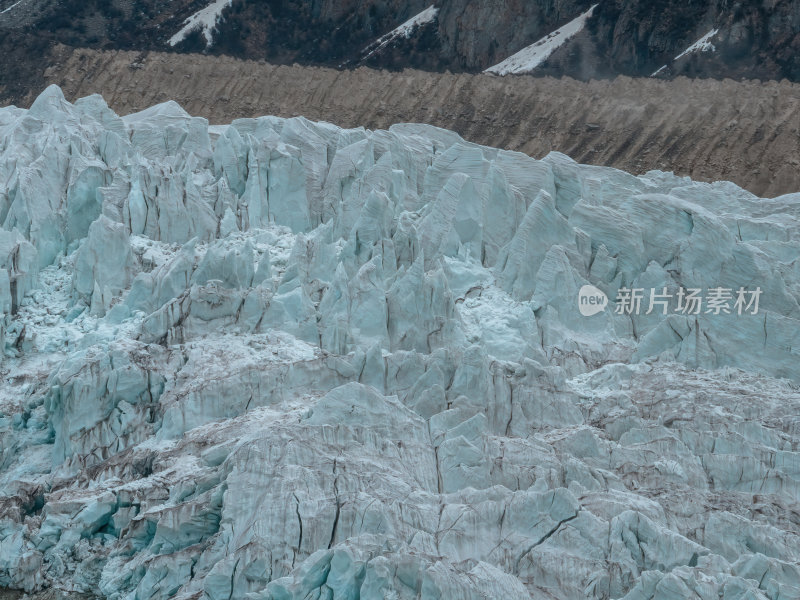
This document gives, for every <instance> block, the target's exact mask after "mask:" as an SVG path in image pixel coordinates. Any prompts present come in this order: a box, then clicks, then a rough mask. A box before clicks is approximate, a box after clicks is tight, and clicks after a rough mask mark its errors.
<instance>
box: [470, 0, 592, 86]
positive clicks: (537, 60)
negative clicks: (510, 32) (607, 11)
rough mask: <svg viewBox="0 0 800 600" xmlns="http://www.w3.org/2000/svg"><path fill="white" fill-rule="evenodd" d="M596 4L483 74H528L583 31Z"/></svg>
mask: <svg viewBox="0 0 800 600" xmlns="http://www.w3.org/2000/svg"><path fill="white" fill-rule="evenodd" d="M596 7H597V4H595V5H594V6H592V7H591V8H590V9H589V10H587V11H586V12H585V13H583V14H582V15H580V16H579V17H576V18H575V19H573V20H572V21H570V22H569V23H567V24H566V25H564V26H563V27H560V28H558V29H557V30H556V31H554V32H553V33H550V34H548V35H547V36H545V37H543V38H542V39H540V40H539V41H538V42H536V43H535V44H531V45H530V46H527V47H526V48H523V49H522V50H520V51H519V52H517V53H516V54H512V55H511V56H509V57H508V58H507V59H505V60H504V61H503V62H501V63H498V64H496V65H494V66H493V67H489V68H488V69H486V71H484V72H485V73H494V74H496V75H509V74H513V73H528V72H530V71H533V70H534V69H535V68H536V67H538V66H539V65H541V64H542V63H543V62H544V61H545V60H547V58H548V57H549V56H550V55H551V54H552V53H553V52H555V51H556V50H557V49H558V48H560V47H561V46H563V45H564V44H565V43H566V42H567V41H569V40H570V39H571V38H572V37H574V36H575V35H576V34H577V33H579V32H580V31H582V30H583V28H584V27H585V26H586V22H587V21H588V20H589V18H590V17H591V16H592V14H593V13H594V9H595V8H596Z"/></svg>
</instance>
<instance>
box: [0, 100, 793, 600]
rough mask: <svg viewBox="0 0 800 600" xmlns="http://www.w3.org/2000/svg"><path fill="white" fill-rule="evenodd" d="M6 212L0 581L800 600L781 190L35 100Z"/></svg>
mask: <svg viewBox="0 0 800 600" xmlns="http://www.w3.org/2000/svg"><path fill="white" fill-rule="evenodd" d="M0 220H2V223H3V226H2V231H0V266H2V269H0V305H2V308H3V311H4V316H3V321H2V325H3V331H2V335H3V339H4V354H5V357H4V362H3V365H2V369H3V378H2V383H1V384H0V494H1V495H0V587H6V588H13V589H21V590H25V591H27V592H31V593H33V592H40V591H44V590H46V589H48V588H55V589H57V590H62V591H66V592H75V593H85V594H91V595H97V596H103V597H107V598H113V599H130V600H133V599H139V598H153V599H160V598H168V597H169V598H183V599H188V598H209V599H212V600H217V599H228V598H248V599H251V600H257V599H258V600H262V599H263V600H267V599H273V600H277V599H280V600H286V599H293V600H301V599H306V598H335V599H354V598H361V599H362V600H377V599H413V598H419V599H425V600H429V599H430V600H432V599H441V600H458V599H470V600H472V599H475V600H477V599H480V598H493V599H522V598H575V599H578V598H587V597H589V598H626V599H627V600H634V599H649V598H659V599H674V598H689V597H695V596H696V597H700V598H725V599H727V600H738V599H741V600H744V599H765V598H768V599H770V600H778V599H779V598H780V599H782V598H796V597H798V594H800V585H799V584H798V582H800V567H798V561H799V560H800V506H799V505H798V498H800V417H798V414H800V389H798V382H800V361H798V354H800V327H799V326H800V307H799V306H798V300H799V299H800V259H798V256H799V255H800V252H799V250H800V242H798V239H800V236H799V235H798V234H800V195H798V194H794V195H789V196H784V197H781V198H776V199H772V200H768V199H759V198H756V197H755V196H753V195H751V194H749V193H747V192H745V191H743V190H741V189H740V188H738V187H736V186H734V185H733V184H728V183H717V184H700V183H695V182H692V181H691V180H689V179H686V178H679V177H676V176H673V175H672V174H667V173H662V172H650V173H648V174H646V175H643V176H640V177H634V176H632V175H628V174H626V173H624V172H621V171H616V170H613V169H608V168H599V167H587V166H581V165H578V164H576V163H575V162H573V161H572V160H570V159H569V158H567V157H566V156H564V155H560V154H551V155H549V156H547V157H546V158H545V159H543V160H541V161H537V160H534V159H532V158H529V157H528V156H525V155H522V154H517V153H512V152H507V151H500V150H496V149H492V148H487V147H482V146H477V145H473V144H469V143H466V142H464V141H463V140H462V139H461V138H459V137H458V136H457V135H455V134H453V133H451V132H448V131H445V130H440V129H436V128H433V127H430V126H425V125H400V126H394V127H392V128H391V129H390V130H388V131H368V130H364V129H351V130H345V129H339V128H337V127H335V126H333V125H329V124H325V123H313V122H310V121H307V120H305V119H302V118H294V119H279V118H274V117H263V118H259V119H247V120H239V121H235V122H233V123H232V124H231V125H230V126H227V127H209V126H208V123H207V121H205V120H204V119H200V118H193V117H191V116H189V115H188V114H186V113H185V112H184V111H183V110H182V109H181V108H180V107H179V106H178V105H176V104H174V103H166V104H162V105H159V106H156V107H153V108H151V109H148V110H146V111H144V112H141V113H138V114H134V115H130V116H128V117H123V118H120V117H118V116H117V115H116V114H114V113H113V112H111V111H110V110H109V109H108V108H107V106H106V105H105V103H104V102H103V100H102V98H100V97H99V96H92V97H89V98H84V99H82V100H79V101H77V102H76V103H75V104H74V105H72V104H69V103H68V102H66V101H65V100H64V97H63V95H62V94H61V91H60V90H59V89H58V88H55V87H51V88H48V89H47V90H46V91H45V92H44V93H43V94H42V95H41V96H40V97H39V98H38V100H36V102H35V103H34V104H33V106H32V107H31V109H30V110H22V109H17V108H13V107H12V108H4V109H0ZM586 286H593V288H587V287H586ZM665 288H666V289H665ZM695 289H699V290H702V293H703V296H702V297H703V298H704V299H705V300H706V301H707V303H706V304H703V305H702V307H701V308H700V309H699V310H698V311H697V312H696V313H695V312H694V311H693V310H689V311H686V310H683V311H681V310H680V307H679V306H677V305H675V304H674V303H673V302H672V301H671V302H668V303H665V304H664V305H663V307H662V306H661V305H660V304H655V306H654V307H651V306H650V301H649V300H650V297H649V296H647V295H645V297H644V300H643V301H642V306H641V310H635V309H633V307H631V306H629V307H628V308H629V309H630V310H620V312H619V313H618V310H619V309H625V304H622V303H621V304H619V305H617V300H620V299H624V298H625V297H626V293H627V292H626V290H628V291H633V292H636V291H637V290H648V291H650V290H652V291H653V294H654V296H653V298H654V299H656V300H661V299H663V298H664V297H666V296H665V295H668V296H671V297H673V299H680V298H683V299H684V300H686V297H685V296H682V293H683V292H688V293H689V294H693V293H694V292H693V291H692V290H695ZM722 289H730V290H732V294H733V297H732V298H731V299H730V302H729V303H728V305H727V306H725V305H721V304H720V303H719V300H720V298H721V296H720V294H717V293H715V292H714V290H717V291H718V290H722ZM740 289H741V290H745V291H746V292H747V293H749V294H750V296H748V298H749V299H750V300H753V298H754V297H755V298H757V299H758V300H759V305H758V307H756V306H755V305H754V304H753V303H752V302H748V305H747V306H745V307H742V306H741V305H739V307H738V308H739V310H737V308H736V306H737V303H736V302H735V300H736V297H737V290H740ZM586 290H588V291H589V292H591V293H590V294H589V295H588V296H587V295H586ZM757 291H758V292H761V295H760V296H757V295H755V294H756V292H757ZM587 298H590V299H592V300H587V301H586V303H581V302H582V299H587ZM603 298H608V301H607V302H605V301H604V300H603ZM715 299H716V300H717V302H716V303H715V301H714V300H715ZM590 302H594V304H590ZM603 308H605V310H603ZM649 308H653V310H647V309H649ZM685 308H686V307H685V306H684V309H685ZM726 308H727V309H728V311H729V312H726V311H725V309H726ZM742 308H744V310H742ZM589 309H591V310H589ZM716 309H718V310H716ZM740 312H741V313H742V314H739V313H740ZM584 313H586V314H589V313H595V314H593V315H592V316H584ZM665 313H666V314H665Z"/></svg>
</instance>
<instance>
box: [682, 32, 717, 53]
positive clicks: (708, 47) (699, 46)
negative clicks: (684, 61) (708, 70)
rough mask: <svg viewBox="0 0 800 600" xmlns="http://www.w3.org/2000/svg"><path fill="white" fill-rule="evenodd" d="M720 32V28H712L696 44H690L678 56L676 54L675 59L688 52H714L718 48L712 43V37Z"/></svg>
mask: <svg viewBox="0 0 800 600" xmlns="http://www.w3.org/2000/svg"><path fill="white" fill-rule="evenodd" d="M718 33H719V29H712V30H711V31H709V32H708V33H707V34H705V35H704V36H703V37H701V38H700V39H699V40H697V41H696V42H695V43H694V44H692V45H691V46H689V47H688V48H687V49H686V50H684V51H683V52H681V53H680V54H678V56H676V57H675V58H674V60H678V59H679V58H682V57H684V56H686V55H687V54H693V53H695V52H709V51H710V52H714V51H715V50H716V48H715V47H714V44H712V43H711V38H713V37H714V36H715V35H717V34H718Z"/></svg>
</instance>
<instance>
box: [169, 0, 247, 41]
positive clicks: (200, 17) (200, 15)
mask: <svg viewBox="0 0 800 600" xmlns="http://www.w3.org/2000/svg"><path fill="white" fill-rule="evenodd" d="M232 3H233V0H215V1H214V2H213V3H211V4H210V5H208V6H206V7H205V8H204V9H203V10H199V11H197V12H196V13H194V14H193V15H192V16H191V17H189V18H188V19H186V20H185V21H184V22H183V23H184V24H183V27H182V28H181V29H180V31H178V33H176V34H175V35H173V36H172V37H171V38H169V45H170V46H175V45H176V44H179V43H180V42H182V41H183V40H185V39H186V36H187V35H189V34H190V33H191V32H192V31H194V30H195V29H200V30H201V31H202V32H203V36H204V37H205V38H206V47H208V46H210V45H211V44H212V43H214V34H213V32H214V27H216V26H217V22H218V21H219V18H220V16H222V11H223V10H225V9H226V8H227V7H229V6H230V5H231V4H232Z"/></svg>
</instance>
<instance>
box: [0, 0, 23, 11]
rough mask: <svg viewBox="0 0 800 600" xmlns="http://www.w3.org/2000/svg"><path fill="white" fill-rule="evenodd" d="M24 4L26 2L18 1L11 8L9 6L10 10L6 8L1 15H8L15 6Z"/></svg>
mask: <svg viewBox="0 0 800 600" xmlns="http://www.w3.org/2000/svg"><path fill="white" fill-rule="evenodd" d="M23 2H24V0H18V1H17V2H14V4H12V5H11V6H9V7H8V8H4V9H3V10H0V15H4V14H6V13H7V12H8V11H10V10H11V9H12V8H14V7H15V6H19V5H20V4H22V3H23Z"/></svg>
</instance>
